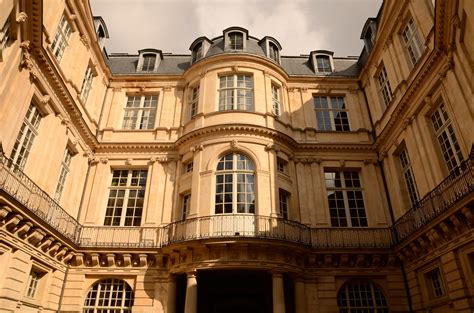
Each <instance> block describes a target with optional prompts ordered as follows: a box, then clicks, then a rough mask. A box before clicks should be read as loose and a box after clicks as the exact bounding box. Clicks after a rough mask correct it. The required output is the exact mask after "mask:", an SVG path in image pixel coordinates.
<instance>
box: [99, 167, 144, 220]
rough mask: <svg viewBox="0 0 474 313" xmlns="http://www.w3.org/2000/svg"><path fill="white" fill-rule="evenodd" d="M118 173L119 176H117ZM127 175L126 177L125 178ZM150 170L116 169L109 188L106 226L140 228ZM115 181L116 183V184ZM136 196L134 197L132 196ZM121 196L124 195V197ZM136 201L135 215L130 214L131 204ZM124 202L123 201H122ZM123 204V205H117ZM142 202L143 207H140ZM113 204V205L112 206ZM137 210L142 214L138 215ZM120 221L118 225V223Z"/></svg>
mask: <svg viewBox="0 0 474 313" xmlns="http://www.w3.org/2000/svg"><path fill="white" fill-rule="evenodd" d="M116 173H117V175H116ZM124 174H126V176H124ZM147 180H148V170H146V169H114V170H112V179H111V184H110V187H109V196H108V198H107V206H106V210H105V216H104V226H126V227H129V226H131V227H133V226H140V225H141V220H142V217H143V211H144V210H145V198H146V187H147ZM114 181H115V183H114ZM132 193H133V194H136V195H135V196H132V195H131V194H132ZM120 195H123V196H122V197H121V196H120ZM132 199H134V200H136V201H135V203H134V206H133V207H130V208H132V209H133V214H129V213H130V212H128V209H129V202H130V201H131V200H132ZM121 200H122V201H121ZM117 202H119V203H120V202H122V205H117ZM140 202H141V203H142V205H141V206H140V205H139V204H140ZM111 203H113V205H111ZM137 209H138V211H139V212H140V214H137ZM116 219H118V223H117V222H116Z"/></svg>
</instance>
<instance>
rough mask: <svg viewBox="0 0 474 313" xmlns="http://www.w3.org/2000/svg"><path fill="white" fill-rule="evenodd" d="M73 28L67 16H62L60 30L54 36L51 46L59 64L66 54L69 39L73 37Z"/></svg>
mask: <svg viewBox="0 0 474 313" xmlns="http://www.w3.org/2000/svg"><path fill="white" fill-rule="evenodd" d="M71 33H72V28H71V25H70V23H69V21H68V19H67V17H66V15H65V14H63V15H62V16H61V20H60V21H59V24H58V28H57V29H56V35H55V36H54V40H53V43H52V44H51V50H52V52H53V55H54V56H55V58H56V60H58V62H61V60H62V58H63V54H64V50H65V49H66V47H67V46H68V42H69V38H70V37H71Z"/></svg>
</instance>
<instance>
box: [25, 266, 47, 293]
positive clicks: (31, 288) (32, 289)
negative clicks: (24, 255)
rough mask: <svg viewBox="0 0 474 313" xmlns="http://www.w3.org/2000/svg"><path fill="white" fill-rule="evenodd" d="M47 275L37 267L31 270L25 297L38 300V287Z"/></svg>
mask: <svg viewBox="0 0 474 313" xmlns="http://www.w3.org/2000/svg"><path fill="white" fill-rule="evenodd" d="M32 274H34V275H32ZM45 274H46V273H45V272H43V271H41V270H38V269H37V268H35V267H32V268H31V270H30V273H29V275H28V282H27V284H26V290H25V297H27V298H30V299H36V296H37V295H38V289H39V288H38V287H39V284H40V281H41V279H42V278H43V277H44V275H45Z"/></svg>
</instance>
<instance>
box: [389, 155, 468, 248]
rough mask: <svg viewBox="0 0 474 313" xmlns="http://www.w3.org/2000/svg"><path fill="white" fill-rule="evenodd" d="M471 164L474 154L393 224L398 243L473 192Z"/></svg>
mask: <svg viewBox="0 0 474 313" xmlns="http://www.w3.org/2000/svg"><path fill="white" fill-rule="evenodd" d="M473 162H474V153H473V152H471V154H470V156H469V157H468V158H467V159H466V160H464V161H463V162H462V163H461V164H459V165H458V166H457V167H456V168H454V169H453V170H452V171H451V173H450V174H449V175H448V177H446V178H445V179H444V180H443V181H442V182H441V183H440V184H439V185H438V186H436V188H434V189H433V190H431V191H430V192H429V193H428V194H427V195H426V196H424V197H423V199H421V200H420V201H418V203H416V204H415V205H414V206H413V207H412V208H411V209H410V210H409V211H408V212H406V213H405V214H404V215H403V216H402V217H400V218H399V219H398V220H397V221H396V222H395V224H394V225H393V228H394V231H395V233H396V235H397V238H398V241H403V240H404V239H405V238H407V237H408V236H409V235H411V234H413V233H414V232H415V231H416V230H418V229H419V228H420V227H422V226H423V225H426V224H427V223H428V222H430V221H431V220H433V219H434V218H435V217H437V216H439V215H440V214H441V213H443V212H445V211H446V210H448V209H449V208H450V207H452V205H453V204H454V203H456V202H457V201H459V200H460V199H462V198H463V197H465V196H466V195H469V194H471V193H472V192H473V191H474V176H473V165H474V164H473Z"/></svg>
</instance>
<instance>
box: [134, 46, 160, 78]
mask: <svg viewBox="0 0 474 313" xmlns="http://www.w3.org/2000/svg"><path fill="white" fill-rule="evenodd" d="M138 52H139V57H138V64H137V72H144V73H150V72H156V71H157V70H158V66H159V65H160V62H161V60H162V59H163V56H162V54H161V51H160V50H156V49H143V50H140V51H138Z"/></svg>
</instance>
